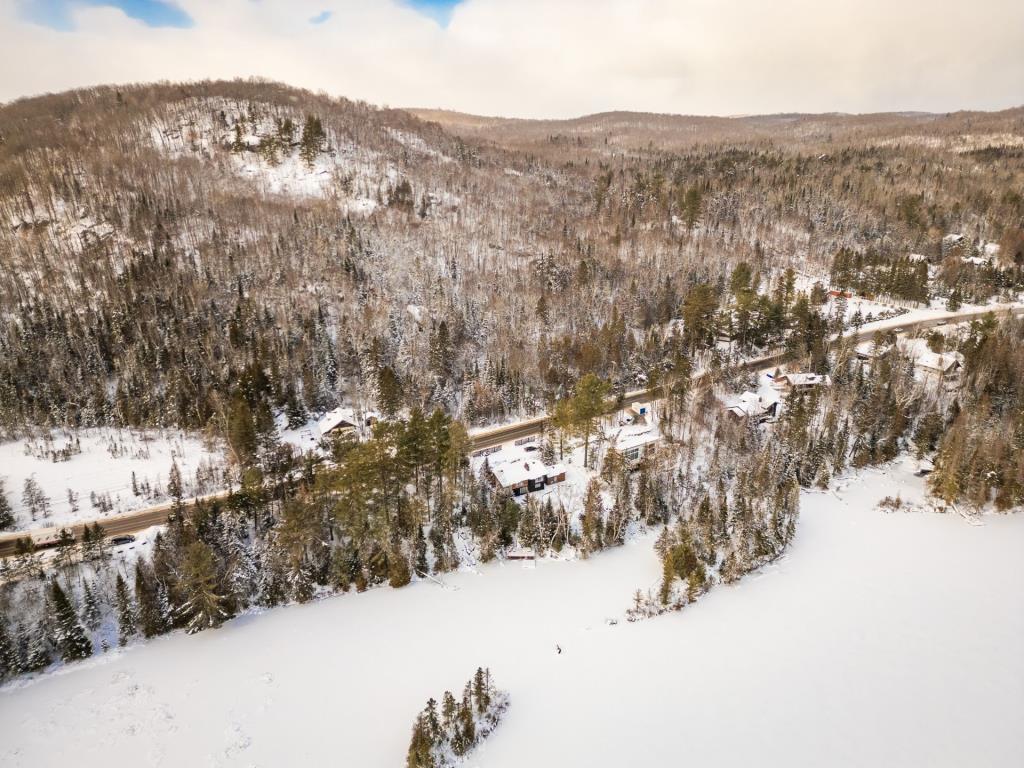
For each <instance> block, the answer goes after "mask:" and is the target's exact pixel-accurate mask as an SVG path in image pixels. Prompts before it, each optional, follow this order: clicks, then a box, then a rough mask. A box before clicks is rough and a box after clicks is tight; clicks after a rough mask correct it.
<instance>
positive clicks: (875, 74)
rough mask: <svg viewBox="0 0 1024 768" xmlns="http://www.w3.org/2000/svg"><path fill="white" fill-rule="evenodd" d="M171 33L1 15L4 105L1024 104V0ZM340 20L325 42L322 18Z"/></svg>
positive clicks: (581, 8)
mask: <svg viewBox="0 0 1024 768" xmlns="http://www.w3.org/2000/svg"><path fill="white" fill-rule="evenodd" d="M178 4H179V5H180V6H181V7H183V8H184V9H185V10H186V11H187V12H188V13H189V15H191V16H192V18H193V19H194V21H195V24H194V26H193V27H191V28H188V29H170V28H166V29H154V28H151V27H147V26H145V25H144V24H142V23H140V22H137V21H134V20H132V19H129V18H127V17H126V16H125V15H124V14H123V13H121V12H120V11H117V10H116V9H112V8H103V7H85V6H77V7H76V8H75V10H74V11H73V13H74V22H75V29H74V31H71V32H63V31H56V30H52V29H48V28H46V27H42V26H39V25H36V24H32V23H30V22H28V21H26V20H24V19H22V18H21V17H20V16H19V14H18V13H17V12H16V5H15V2H14V0H0V49H2V50H4V51H5V54H4V57H3V58H4V64H3V67H2V69H0V99H5V100H6V99H12V98H16V97H19V96H26V95H32V94H35V93H40V92H44V91H56V90H63V89H65V88H70V87H75V86H83V85H93V84H98V83H106V82H128V81H140V80H158V79H167V80H180V79H199V78H207V77H214V78H215V77H235V76H243V77H244V76H251V75H259V76H264V77H270V78H273V79H275V80H282V81H284V82H288V83H291V84H293V85H300V86H305V87H309V88H314V89H323V90H325V91H327V92H329V93H332V94H336V95H343V96H348V97H352V98H362V99H366V100H368V101H372V102H375V103H387V104H391V105H395V106H429V107H434V106H439V107H447V108H452V109H459V110H464V111H470V112H477V113H485V114H505V115H514V116H524V117H542V116H551V117H564V116H572V115H578V114H584V113H588V112H595V111H603V110H611V109H634V110H645V111H658V112H677V113H700V114H708V113H714V114H736V113H755V112H780V111H833V110H836V111H879V110H904V109H906V110H912V109H921V110H933V111H947V110H953V109H965V108H977V109H995V108H1001V107H1008V106H1013V105H1016V104H1018V103H1021V102H1022V101H1024V90H1022V89H1021V83H1024V3H1022V2H1020V0H976V2H974V3H971V4H968V3H962V2H957V3H953V2H946V1H945V0H859V1H854V0H835V2H822V1H821V0H772V1H771V2H766V1H765V0H732V1H731V2H728V1H726V0H558V1H557V2H555V1H554V0H517V1H515V2H512V1H511V0H465V2H463V3H462V4H460V5H459V6H457V7H456V8H455V9H454V12H453V14H452V17H451V20H450V23H449V24H448V26H447V27H446V28H442V27H440V26H439V25H438V24H437V23H436V22H435V21H434V20H432V19H430V18H428V17H426V16H424V15H423V14H420V13H418V12H416V11H415V10H414V9H412V8H411V7H409V6H408V5H406V4H402V3H400V2H398V0H261V1H260V2H254V1H253V0H179V3H178ZM323 11H330V12H331V16H330V18H329V19H328V20H327V21H326V22H325V23H324V24H320V25H311V24H310V23H309V19H310V18H312V17H314V16H317V15H318V14H320V13H321V12H323Z"/></svg>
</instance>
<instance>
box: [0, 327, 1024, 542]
mask: <svg viewBox="0 0 1024 768" xmlns="http://www.w3.org/2000/svg"><path fill="white" fill-rule="evenodd" d="M1001 309H1002V310H1004V311H1007V310H1008V311H1009V312H1011V313H1012V314H1014V315H1017V316H1020V315H1024V307H1013V308H1007V307H1002V308H1001ZM991 311H998V309H997V310H993V309H990V308H985V309H970V310H963V311H959V312H944V313H941V314H937V315H931V316H928V317H923V318H918V319H913V318H911V319H907V320H904V321H902V322H901V317H895V318H892V319H890V320H884V321H881V322H878V323H872V324H871V327H870V328H867V329H863V330H861V331H859V332H857V333H855V334H847V335H852V336H853V338H854V339H855V340H856V341H858V342H860V341H867V340H869V339H872V338H874V336H875V334H876V333H877V332H879V331H893V330H897V331H899V332H901V333H902V332H910V331H914V330H918V329H922V328H933V327H935V326H937V325H945V324H948V323H954V322H964V321H967V320H971V319H972V318H975V317H979V316H981V315H983V314H986V313H988V312H991ZM912 314H913V313H912ZM903 317H905V316H903ZM785 357H786V353H785V352H777V353H773V354H770V355H765V356H763V357H758V358H753V359H751V360H746V361H744V362H743V363H741V367H742V368H745V369H747V370H756V369H759V368H767V367H770V366H772V365H776V364H778V363H781V362H783V361H784V360H785ZM698 375H701V374H698ZM650 397H651V394H650V391H649V390H646V389H638V390H634V391H632V392H627V393H626V394H625V395H624V396H623V407H629V406H630V405H633V403H636V402H640V401H643V400H649V399H650ZM546 421H547V417H546V416H537V417H534V418H531V419H525V420H524V421H517V422H516V423H514V424H507V425H504V426H501V427H494V428H493V429H485V430H479V431H476V432H472V433H471V434H470V451H471V452H473V453H475V452H477V451H483V450H487V449H488V448H496V447H498V446H500V445H504V444H505V443H509V442H513V441H515V440H520V439H522V438H524V437H531V436H533V435H539V434H540V433H541V432H542V431H543V429H544V423H545V422H546ZM228 493H229V492H228V491H221V492H219V493H211V494H208V495H206V496H203V497H201V498H202V500H203V501H212V500H214V499H220V498H224V497H226V496H227V495H228ZM193 501H194V500H187V501H186V504H190V503H192V502H193ZM170 511H171V505H170V504H160V505H157V506H155V507H147V508H146V509H140V510H136V511H134V512H124V513H122V514H119V515H112V516H110V517H105V518H101V519H97V520H90V521H87V523H88V524H90V525H91V524H92V523H97V522H98V523H100V525H102V527H103V530H104V532H105V533H106V534H107V535H108V536H117V535H121V534H126V533H135V532H137V531H141V530H143V529H145V528H149V527H150V526H152V525H161V524H163V523H166V522H167V516H168V514H169V513H170ZM85 525H86V522H82V523H78V524H76V525H72V526H68V527H69V528H70V529H71V531H72V533H74V535H75V537H76V538H80V537H81V534H82V529H83V528H84V527H85ZM58 530H59V529H57V528H44V529H38V530H36V531H33V533H32V536H33V538H34V540H35V541H37V542H41V543H45V542H48V541H55V540H56V538H57V533H58ZM24 536H25V534H24V533H5V534H0V557H7V556H9V555H12V554H14V549H15V541H17V540H18V539H19V538H23V537H24Z"/></svg>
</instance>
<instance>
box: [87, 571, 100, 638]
mask: <svg viewBox="0 0 1024 768" xmlns="http://www.w3.org/2000/svg"><path fill="white" fill-rule="evenodd" d="M82 620H83V621H84V622H85V626H86V627H88V628H89V629H90V630H92V631H93V632H95V631H96V630H97V629H99V626H100V623H101V622H102V621H103V613H102V611H101V610H100V601H99V597H98V596H97V595H96V590H94V589H93V586H92V584H91V583H90V582H88V581H86V582H85V583H84V584H83V585H82Z"/></svg>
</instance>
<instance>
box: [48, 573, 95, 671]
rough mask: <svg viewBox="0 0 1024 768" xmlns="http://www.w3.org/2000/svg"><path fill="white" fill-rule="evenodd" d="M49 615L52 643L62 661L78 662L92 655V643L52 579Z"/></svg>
mask: <svg viewBox="0 0 1024 768" xmlns="http://www.w3.org/2000/svg"><path fill="white" fill-rule="evenodd" d="M50 613H51V621H52V622H53V628H54V642H55V643H56V645H57V648H58V649H59V650H60V655H61V658H63V659H64V661H79V660H81V659H85V658H88V657H89V656H91V655H92V643H90V642H89V638H88V637H87V636H86V634H85V629H84V628H83V627H82V625H81V623H80V622H79V620H78V615H77V614H76V613H75V608H74V606H73V605H72V604H71V600H70V599H69V598H68V596H67V594H65V592H64V590H63V589H61V587H60V584H58V583H57V580H56V579H54V580H53V581H51V582H50Z"/></svg>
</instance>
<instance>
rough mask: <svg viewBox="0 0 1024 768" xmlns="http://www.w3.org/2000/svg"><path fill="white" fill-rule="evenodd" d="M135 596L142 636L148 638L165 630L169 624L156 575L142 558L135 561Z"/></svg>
mask: <svg viewBox="0 0 1024 768" xmlns="http://www.w3.org/2000/svg"><path fill="white" fill-rule="evenodd" d="M135 597H136V600H137V601H138V613H137V619H138V627H139V629H140V630H141V631H142V636H143V637H146V638H149V637H155V636H157V635H162V634H163V633H164V632H166V631H167V630H168V629H169V628H170V625H169V623H168V621H167V616H166V612H165V611H164V606H163V604H162V603H163V601H162V599H161V594H160V590H159V587H158V584H157V582H156V577H155V575H154V574H153V571H152V569H151V568H150V567H148V566H146V565H144V564H143V562H142V560H136V561H135Z"/></svg>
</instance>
